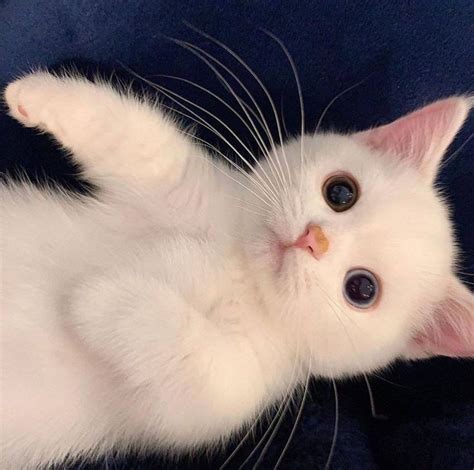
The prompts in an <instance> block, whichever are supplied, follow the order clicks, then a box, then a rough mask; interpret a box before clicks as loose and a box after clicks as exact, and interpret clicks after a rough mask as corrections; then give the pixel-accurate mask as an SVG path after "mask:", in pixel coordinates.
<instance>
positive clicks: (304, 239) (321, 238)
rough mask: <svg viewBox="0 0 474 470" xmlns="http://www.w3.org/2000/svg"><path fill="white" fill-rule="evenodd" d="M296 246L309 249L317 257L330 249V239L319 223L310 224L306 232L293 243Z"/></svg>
mask: <svg viewBox="0 0 474 470" xmlns="http://www.w3.org/2000/svg"><path fill="white" fill-rule="evenodd" d="M293 246H294V247H296V248H301V249H303V250H306V251H308V252H309V253H310V254H311V255H312V256H314V257H315V258H316V259H319V258H321V256H322V255H323V254H324V253H326V251H328V248H329V240H328V239H327V238H326V235H325V234H324V232H323V229H322V228H321V227H319V226H318V225H311V224H310V225H308V227H306V230H305V231H304V233H303V234H302V235H301V236H300V237H298V239H297V240H296V241H295V243H293Z"/></svg>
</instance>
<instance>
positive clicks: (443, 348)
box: [406, 277, 474, 359]
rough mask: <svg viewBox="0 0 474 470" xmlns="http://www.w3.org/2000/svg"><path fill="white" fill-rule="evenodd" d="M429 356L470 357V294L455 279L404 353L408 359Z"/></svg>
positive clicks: (473, 343)
mask: <svg viewBox="0 0 474 470" xmlns="http://www.w3.org/2000/svg"><path fill="white" fill-rule="evenodd" d="M429 356H450V357H474V294H472V293H471V292H470V291H469V289H467V288H466V287H464V285H463V284H462V283H461V282H460V281H458V280H457V279H456V278H455V277H453V279H452V281H451V283H450V287H449V289H448V293H447V295H446V297H445V298H444V299H443V300H442V301H441V302H439V303H438V304H437V305H435V306H434V310H433V312H432V314H431V321H430V322H429V323H428V325H426V327H425V328H424V329H423V330H422V331H420V332H419V333H417V334H416V335H415V337H414V338H413V339H412V340H411V343H410V344H409V346H408V351H407V353H406V357H408V358H412V359H415V358H423V357H429Z"/></svg>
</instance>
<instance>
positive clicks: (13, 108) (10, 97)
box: [5, 72, 61, 128]
mask: <svg viewBox="0 0 474 470" xmlns="http://www.w3.org/2000/svg"><path fill="white" fill-rule="evenodd" d="M58 86H59V87H60V86H61V80H60V79H58V78H56V77H54V76H53V75H51V74H49V73H45V72H38V73H32V74H30V75H26V76H25V77H23V78H20V79H18V80H15V81H14V82H12V83H10V84H9V85H8V86H7V88H6V89H5V101H6V103H7V105H8V108H9V113H10V115H11V116H12V117H13V118H15V119H16V120H17V121H19V122H21V123H22V124H23V125H24V126H27V127H44V128H45V127H46V120H47V116H48V104H49V103H50V102H51V100H52V99H53V98H54V96H55V94H57V91H58Z"/></svg>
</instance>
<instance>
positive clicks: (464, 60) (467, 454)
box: [0, 0, 474, 469]
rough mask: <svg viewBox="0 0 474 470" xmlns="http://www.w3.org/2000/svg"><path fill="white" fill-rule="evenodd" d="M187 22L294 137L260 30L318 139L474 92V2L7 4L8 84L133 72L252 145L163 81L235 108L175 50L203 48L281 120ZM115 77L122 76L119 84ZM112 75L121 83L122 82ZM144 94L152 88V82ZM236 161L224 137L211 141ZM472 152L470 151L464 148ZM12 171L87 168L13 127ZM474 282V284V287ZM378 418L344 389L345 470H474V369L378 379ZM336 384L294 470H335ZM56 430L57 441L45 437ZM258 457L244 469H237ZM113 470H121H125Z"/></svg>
mask: <svg viewBox="0 0 474 470" xmlns="http://www.w3.org/2000/svg"><path fill="white" fill-rule="evenodd" d="M183 20H188V21H189V22H191V23H192V24H193V25H195V26H197V27H199V28H201V29H202V30H204V31H205V32H207V33H209V34H211V35H212V36H214V37H216V38H218V39H220V40H222V41H223V42H225V43H226V44H227V45H229V46H230V47H231V48H232V49H233V50H235V51H236V52H237V53H238V54H239V55H240V56H242V57H243V58H244V59H245V60H246V61H247V62H248V64H249V65H250V66H251V67H252V68H253V69H254V70H255V71H256V73H257V74H258V75H259V76H260V77H261V79H262V80H263V81H264V82H265V84H266V85H267V87H268V88H269V90H270V93H271V95H272V97H273V98H274V100H275V102H276V104H277V107H278V109H281V110H283V113H284V116H285V122H286V126H287V129H288V132H289V133H290V134H294V133H296V132H297V131H298V128H299V107H298V101H297V94H296V88H295V84H294V79H293V76H292V74H291V70H290V67H289V65H288V62H287V61H286V59H285V57H284V55H283V53H282V51H281V50H280V49H279V48H278V46H277V45H276V44H275V43H274V42H273V41H272V40H270V39H269V38H268V37H267V36H265V35H264V34H263V33H262V32H261V31H260V28H266V29H268V30H270V31H271V32H273V33H275V34H276V35H277V36H278V37H279V38H280V39H281V40H283V42H284V43H285V45H286V47H287V48H288V49H289V51H290V53H291V55H292V56H293V58H294V61H295V63H296V66H297V69H298V72H299V74H300V77H301V83H302V88H303V94H304V101H305V108H306V126H307V128H308V129H314V127H315V125H316V123H317V121H318V119H319V116H320V114H321V112H322V111H323V109H324V108H325V107H326V105H327V104H328V103H329V101H330V100H331V99H332V98H333V97H334V96H336V95H337V94H338V93H340V92H341V91H343V90H345V89H347V88H348V87H351V86H352V85H355V84H356V83H358V82H359V81H361V80H364V81H363V83H361V84H360V85H359V86H357V87H355V88H354V89H353V90H352V91H350V92H348V93H347V94H345V95H344V96H343V97H341V98H340V99H339V100H338V101H336V103H334V105H333V106H332V107H331V108H330V110H329V112H328V113H327V115H326V117H325V119H324V122H323V125H322V127H323V128H326V129H327V128H335V129H339V130H351V129H362V128H365V127H368V126H371V125H375V124H378V123H383V122H387V121H389V120H391V119H394V118H396V117H398V116H400V115H402V114H404V113H406V112H408V111H410V110H412V109H414V108H415V107H418V106H420V105H422V104H424V103H427V102H430V101H433V100H435V99H437V98H440V97H444V96H448V95H451V94H454V93H466V92H471V93H472V92H473V91H474V90H473V88H474V40H473V38H474V27H473V25H474V3H473V2H472V1H471V0H465V1H462V0H449V1H440V0H419V1H400V2H393V1H391V0H382V1H379V2H369V1H342V0H339V1H324V0H320V1H317V0H315V1H298V2H297V1H286V2H285V1H281V0H273V1H271V0H266V1H253V2H251V1H227V0H226V1H224V0H201V1H176V0H159V1H151V0H149V1H143V0H141V1H140V0H134V1H131V0H127V1H126V0H122V1H120V2H115V1H110V0H109V1H93V0H81V1H74V0H63V1H59V0H58V1H52V0H40V1H34V0H4V1H2V2H0V86H2V87H3V86H4V85H5V84H6V83H7V82H8V81H9V80H12V79H13V78H15V76H17V75H18V74H21V73H23V72H25V71H28V70H29V69H30V68H32V67H38V66H41V67H52V68H57V67H58V66H61V65H64V64H71V63H74V64H75V65H76V66H77V67H78V68H79V69H80V70H81V71H83V72H84V73H87V74H89V75H90V74H94V73H96V72H98V71H99V72H101V73H102V74H103V75H105V76H107V77H108V76H111V71H112V70H116V71H117V74H116V75H118V76H121V77H126V79H128V80H129V79H130V76H129V75H127V73H126V72H125V71H124V70H123V66H122V65H125V66H127V67H130V68H131V69H133V70H134V71H135V72H137V73H139V74H141V75H144V76H146V77H147V78H150V79H152V80H155V81H157V82H158V83H160V84H162V85H165V86H168V87H170V88H172V89H173V90H174V91H176V92H178V93H182V94H184V95H185V96H187V97H188V98H189V99H192V100H197V101H199V103H200V104H201V105H202V106H204V107H208V108H209V109H211V110H212V111H213V112H214V113H215V114H216V115H218V116H219V117H221V118H222V119H224V120H225V121H226V122H227V123H229V125H231V126H232V127H233V128H234V129H235V130H236V131H237V133H239V134H240V135H241V136H242V137H243V138H244V139H245V140H246V141H248V142H250V141H251V139H250V136H249V135H248V133H247V132H245V129H243V128H242V125H240V123H239V122H238V121H236V120H235V119H233V118H232V116H231V115H229V112H228V111H227V110H226V108H225V107H224V106H222V105H221V104H219V103H218V102H216V101H213V100H211V99H210V98H209V96H207V95H206V94H204V93H202V92H198V91H197V90H196V89H194V88H193V87H190V86H188V85H185V84H183V83H180V82H177V81H173V80H170V79H165V78H160V77H156V75H157V74H169V75H176V76H179V77H183V78H187V79H189V80H193V81H195V82H197V83H199V84H201V85H203V86H205V87H207V88H209V89H210V90H212V91H213V92H216V93H219V94H220V95H221V96H223V97H224V98H226V99H229V100H230V98H228V96H226V95H225V92H224V91H223V89H222V87H221V86H220V85H219V83H218V81H217V80H216V78H215V76H213V74H212V72H210V71H209V69H208V68H207V67H206V66H205V65H204V64H203V63H202V62H200V61H199V60H198V59H197V58H196V57H194V56H193V55H192V54H191V53H190V52H188V51H186V50H183V49H182V48H180V47H178V46H177V45H176V44H173V43H172V42H171V41H170V40H169V39H167V38H166V36H171V37H174V38H179V39H183V40H187V41H190V42H191V43H193V44H195V45H197V46H199V47H202V48H204V49H205V50H206V51H208V52H210V53H212V54H213V55H214V56H216V57H217V58H218V59H219V60H222V61H224V62H225V63H226V65H228V66H229V67H231V68H232V70H233V71H234V72H236V73H237V74H238V75H239V77H241V78H242V79H243V80H244V82H245V84H246V86H248V88H249V89H250V91H251V92H252V94H253V95H254V96H255V97H256V99H257V100H258V101H259V103H261V104H262V108H263V110H264V112H265V114H266V115H267V116H270V113H269V109H270V108H269V106H268V103H265V99H264V95H263V93H262V91H261V90H260V89H259V87H258V85H256V83H255V82H253V81H252V80H251V79H250V78H249V77H248V75H246V74H245V72H244V71H243V69H242V68H240V67H239V65H238V64H237V63H236V62H235V61H233V60H232V59H231V57H230V56H229V55H227V54H226V53H224V52H223V51H222V50H220V49H219V48H218V47H216V46H215V45H214V44H212V43H211V41H209V40H207V39H204V38H202V37H200V36H199V35H197V34H196V33H195V32H193V31H191V30H190V29H189V28H188V27H186V26H185V25H184V24H183ZM116 75H114V77H115V76H116ZM114 77H112V78H113V79H115V78H114ZM135 86H136V87H137V88H141V87H142V85H140V83H139V82H137V81H135ZM472 124H473V120H472V117H471V119H470V121H469V122H468V123H467V125H466V126H465V127H464V129H463V131H462V132H461V133H460V135H459V136H458V139H457V140H456V141H455V143H454V144H453V146H452V147H451V149H450V151H449V153H450V154H452V153H453V152H455V151H456V150H457V149H458V148H460V146H461V145H463V144H465V145H464V146H463V147H462V149H461V150H460V151H459V152H458V153H457V155H456V158H453V159H452V161H451V163H450V164H449V165H448V166H447V167H446V169H445V170H444V171H443V173H442V175H441V176H440V184H442V185H443V187H446V188H447V193H448V195H449V198H450V200H451V201H452V205H453V209H454V218H455V222H456V227H457V233H458V238H459V241H460V244H461V247H462V249H463V253H464V258H463V260H462V261H463V262H462V266H461V270H462V271H465V272H470V273H471V274H474V236H473V233H474V190H473V182H474V139H471V140H470V141H467V139H468V138H469V136H470V135H471V133H472V129H473V126H472ZM199 132H200V135H201V136H202V137H204V138H206V139H208V140H209V141H210V142H211V143H213V144H217V145H219V146H220V148H222V149H224V150H226V151H227V149H226V146H225V145H223V144H222V143H219V142H217V139H216V138H215V137H213V136H212V135H211V134H210V133H208V132H204V131H202V130H200V131H199ZM466 141H467V143H466ZM0 149H1V153H0V154H1V168H0V170H2V171H5V170H8V171H9V172H15V170H18V169H22V171H26V172H27V173H28V174H29V175H30V176H31V177H32V178H37V179H39V180H44V179H45V178H47V179H49V178H51V177H52V178H54V179H56V180H58V181H61V182H62V183H63V184H66V185H69V186H73V187H75V186H77V185H76V183H75V178H74V168H73V167H72V166H71V164H70V163H69V162H68V161H67V159H66V158H65V156H64V155H63V154H62V153H61V152H60V151H59V150H58V149H57V147H56V146H55V145H54V144H53V143H52V142H51V141H50V139H49V138H48V137H47V136H39V135H36V134H35V131H34V130H31V129H24V128H21V127H20V126H19V125H18V124H16V123H15V122H14V121H13V120H11V119H10V118H8V117H7V116H6V115H5V114H4V113H2V114H1V115H0ZM465 279H469V278H468V277H466V278H465ZM473 279H474V278H471V280H473ZM370 381H371V385H372V388H373V391H374V399H375V405H376V408H377V413H379V414H381V415H384V416H385V417H386V419H374V418H373V417H372V416H371V413H370V406H369V399H368V394H367V389H366V385H365V382H364V381H363V380H353V381H350V382H347V383H344V384H340V385H338V390H339V406H340V422H339V433H338V439H337V445H336V449H335V454H334V459H333V464H332V468H335V469H349V468H350V469H376V468H382V469H392V468H393V469H399V468H404V469H411V468H413V469H448V468H449V469H471V468H472V467H473V465H474V450H473V446H474V444H473V443H474V383H473V382H474V367H473V363H472V362H467V361H465V362H463V361H455V360H448V359H437V360H433V361H430V362H425V363H419V364H415V365H397V366H395V367H393V368H392V369H391V370H390V371H388V372H385V373H383V374H381V375H380V376H379V377H372V378H371V379H370ZM334 418H335V416H334V396H333V391H332V386H331V385H330V384H327V383H325V382H314V383H313V384H312V388H311V398H310V399H309V400H308V402H307V405H306V407H305V410H304V414H303V418H302V420H301V422H300V425H299V426H298V429H297V431H296V434H295V436H294V439H293V441H292V444H291V445H290V447H289V450H288V452H287V454H286V457H285V459H284V460H283V462H282V466H281V468H291V469H299V468H302V469H313V468H324V465H325V462H326V459H327V456H328V453H329V449H330V446H331V440H332V434H333V430H334ZM293 420H294V414H293V415H292V416H289V417H288V419H287V420H286V421H285V422H284V424H283V426H282V427H281V428H280V431H279V432H278V434H277V437H276V438H275V440H274V442H273V443H272V445H271V446H270V450H269V452H268V453H267V455H266V458H265V460H264V462H263V465H262V468H272V466H273V465H274V464H275V462H276V460H277V458H278V456H279V454H280V452H281V450H282V448H283V446H284V444H285V442H286V440H287V438H288V435H289V433H290V431H291V427H292V424H293ZM44 432H47V429H45V430H44ZM253 445H254V443H252V442H249V443H248V445H247V446H246V447H244V449H243V450H242V452H240V453H239V454H238V455H237V457H236V458H235V459H234V460H233V461H232V463H231V465H230V468H233V467H234V466H236V467H238V463H240V462H242V461H243V460H244V459H245V456H246V455H248V453H249V452H250V450H251V448H252V446H253ZM232 448H233V446H232V445H231V446H229V449H227V450H226V451H225V452H223V453H221V454H220V453H217V454H216V455H214V456H207V455H201V456H196V458H193V459H190V460H186V461H179V462H178V463H177V462H176V461H169V460H166V459H164V458H163V457H159V456H147V457H134V456H129V457H128V458H126V459H123V458H118V457H114V456H110V457H108V459H107V461H106V462H105V461H103V462H100V463H99V464H96V465H97V466H92V464H91V466H90V467H89V466H87V465H86V466H83V467H82V468H106V464H108V468H118V469H122V468H133V469H145V468H146V469H154V468H164V467H169V468H185V467H189V468H198V467H199V468H218V466H219V462H222V461H223V459H224V458H225V454H226V453H229V452H230V451H231V449H232ZM114 465H115V467H114Z"/></svg>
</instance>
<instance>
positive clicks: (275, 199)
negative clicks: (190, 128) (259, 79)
mask: <svg viewBox="0 0 474 470" xmlns="http://www.w3.org/2000/svg"><path fill="white" fill-rule="evenodd" d="M143 80H146V79H143ZM147 83H148V84H149V85H150V86H152V87H153V88H155V89H156V90H157V91H159V92H160V93H162V94H163V95H165V96H166V97H168V98H169V99H171V100H172V101H173V102H175V103H176V104H178V105H179V106H181V107H182V108H184V109H185V110H186V111H188V112H190V113H191V114H192V115H194V116H196V118H195V119H193V120H194V121H196V122H198V124H200V125H202V126H203V127H205V128H206V129H209V130H210V131H211V132H213V133H214V134H215V135H216V136H217V137H219V138H220V139H221V140H223V141H224V142H225V143H226V144H227V145H228V146H229V147H230V148H231V149H232V150H233V151H234V152H235V153H236V154H237V155H238V156H239V158H240V159H241V160H242V161H243V162H244V163H245V165H246V166H247V167H248V168H249V169H250V170H251V171H252V174H254V175H255V176H256V177H258V179H259V181H260V182H261V184H262V185H263V186H261V189H262V191H264V192H265V193H266V195H267V197H269V199H271V200H272V201H273V202H274V204H275V205H277V206H279V202H278V196H277V194H276V193H275V192H274V191H272V190H271V188H270V187H269V186H268V184H267V182H266V181H265V180H264V179H263V178H262V177H261V175H260V173H259V172H258V171H255V169H254V168H253V166H252V165H251V164H250V162H249V161H248V160H247V159H246V158H245V157H244V156H243V155H242V154H241V153H240V152H239V151H238V150H237V149H236V148H235V146H234V145H232V144H231V143H230V142H229V141H228V140H227V139H226V138H225V137H224V136H223V135H222V133H220V132H219V131H218V130H217V129H216V128H215V127H214V126H212V125H211V124H209V122H208V121H206V120H205V119H203V118H202V116H199V115H198V114H197V113H195V112H194V111H193V110H192V109H190V108H189V107H187V106H186V105H184V104H183V103H181V102H180V101H179V100H178V99H177V98H179V99H181V100H183V101H185V102H187V103H189V104H191V105H193V106H195V107H196V108H198V109H200V110H201V111H203V112H205V113H206V114H208V115H210V116H211V117H213V118H214V119H216V120H217V121H218V122H219V123H220V124H221V125H222V126H223V127H225V128H226V129H227V130H228V131H229V132H230V133H231V134H232V135H233V136H234V137H235V138H236V140H238V141H239V142H240V143H241V144H242V146H243V147H244V149H245V150H246V151H247V152H248V153H249V155H250V156H251V157H252V158H254V159H255V157H254V156H253V154H252V153H251V151H250V149H249V148H248V147H247V146H246V145H245V144H244V143H243V142H242V141H241V140H240V138H239V137H238V136H237V134H235V132H234V131H233V130H232V129H230V127H229V126H227V124H225V123H224V122H223V121H222V120H221V119H219V118H218V117H217V116H215V115H214V114H213V113H211V112H210V111H207V110H206V109H204V108H203V107H201V106H199V105H197V104H196V103H194V102H192V101H190V100H188V99H187V98H184V97H182V96H181V95H179V94H178V93H175V92H173V91H172V90H169V89H168V88H166V87H163V86H162V85H157V84H156V83H153V82H150V81H147ZM174 96H175V97H176V98H174ZM188 117H189V116H188ZM256 162H257V165H258V166H259V167H260V168H261V169H262V172H263V173H264V170H263V168H262V167H261V165H260V163H259V162H258V161H257V160H256ZM267 178H268V177H267ZM264 187H265V188H266V189H267V190H268V191H266V190H264Z"/></svg>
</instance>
